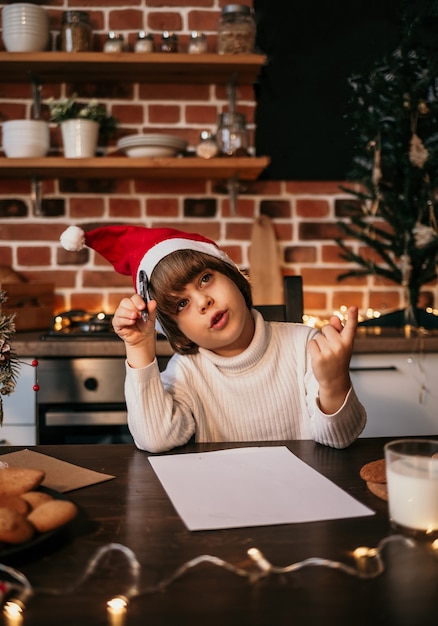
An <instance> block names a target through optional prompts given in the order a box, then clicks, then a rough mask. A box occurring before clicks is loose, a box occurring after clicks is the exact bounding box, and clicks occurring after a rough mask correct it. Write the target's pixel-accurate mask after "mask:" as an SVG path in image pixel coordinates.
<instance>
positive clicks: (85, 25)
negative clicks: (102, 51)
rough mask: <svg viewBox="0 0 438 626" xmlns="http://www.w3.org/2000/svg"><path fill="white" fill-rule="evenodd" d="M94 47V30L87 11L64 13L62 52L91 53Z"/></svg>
mask: <svg viewBox="0 0 438 626" xmlns="http://www.w3.org/2000/svg"><path fill="white" fill-rule="evenodd" d="M92 47H93V29H92V26H91V22H90V17H89V15H88V13H87V12H86V11H64V13H63V14H62V16H61V50H62V51H63V52H89V51H90V50H92Z"/></svg>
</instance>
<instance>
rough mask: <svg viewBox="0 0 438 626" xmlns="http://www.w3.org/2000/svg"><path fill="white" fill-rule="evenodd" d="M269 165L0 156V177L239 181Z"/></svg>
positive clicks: (253, 160) (249, 160)
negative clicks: (232, 179) (231, 179)
mask: <svg viewBox="0 0 438 626" xmlns="http://www.w3.org/2000/svg"><path fill="white" fill-rule="evenodd" d="M268 164H269V158H268V157H236V158H234V157H223V158H216V159H208V160H206V159H200V158H197V157H186V158H184V157H176V158H141V159H138V158H130V157H123V156H121V157H119V156H116V157H111V156H108V157H98V158H94V159H64V158H62V157H43V158H39V159H11V158H6V157H0V178H1V179H11V178H14V179H23V178H32V177H37V178H44V179H63V178H64V179H65V178H70V179H71V178H74V179H81V178H82V179H84V178H87V179H107V178H118V179H121V178H131V179H132V178H138V179H147V178H155V179H157V178H158V179H180V178H202V179H205V180H208V179H210V180H211V179H216V180H218V179H230V178H234V177H237V178H238V179H239V180H256V179H257V178H258V176H259V175H260V173H261V172H262V171H263V170H264V169H265V168H266V167H267V166H268Z"/></svg>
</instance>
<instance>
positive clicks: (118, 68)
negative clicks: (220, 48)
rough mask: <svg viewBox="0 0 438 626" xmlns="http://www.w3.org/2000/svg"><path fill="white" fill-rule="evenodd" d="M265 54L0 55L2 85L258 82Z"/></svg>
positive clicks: (56, 53)
mask: <svg viewBox="0 0 438 626" xmlns="http://www.w3.org/2000/svg"><path fill="white" fill-rule="evenodd" d="M265 63H266V57H265V56H264V55H261V54H235V55H230V54H227V55H221V54H211V53H209V54H199V55H194V54H187V53H177V54H168V53H163V52H154V53H149V54H147V53H146V54H141V53H137V52H120V53H118V52H116V53H111V54H110V53H105V52H31V53H28V52H0V68H1V81H2V82H3V83H7V82H11V83H12V82H13V83H23V82H29V81H32V80H33V81H36V82H39V83H66V82H68V83H84V82H88V81H97V82H101V83H102V82H107V83H108V82H109V83H111V82H115V81H118V82H120V81H122V82H130V83H132V82H134V83H200V84H210V83H219V84H226V83H228V82H229V81H230V80H231V79H233V80H236V81H237V82H238V83H239V84H252V83H254V82H255V81H256V80H257V76H258V74H259V71H260V69H261V67H262V66H263V65H264V64H265Z"/></svg>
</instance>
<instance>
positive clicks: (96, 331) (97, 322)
mask: <svg viewBox="0 0 438 626" xmlns="http://www.w3.org/2000/svg"><path fill="white" fill-rule="evenodd" d="M112 319H113V316H112V315H108V314H107V313H88V312H87V311H84V310H82V309H74V310H72V311H64V312H63V313H59V314H58V315H56V316H55V317H54V318H53V324H52V328H50V329H49V330H48V331H47V332H45V333H44V334H43V335H41V336H40V340H41V341H50V340H62V339H73V338H74V339H92V340H95V339H102V340H105V341H108V340H112V339H114V340H118V339H119V337H118V336H117V335H116V333H115V332H114V330H113V327H112Z"/></svg>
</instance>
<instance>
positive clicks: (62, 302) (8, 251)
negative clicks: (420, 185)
mask: <svg viewBox="0 0 438 626" xmlns="http://www.w3.org/2000/svg"><path fill="white" fill-rule="evenodd" d="M247 3H248V2H247ZM4 4H5V3H1V2H0V7H2V6H4ZM225 4H228V0H192V1H191V3H190V5H189V6H187V3H186V2H185V0H136V1H132V2H130V1H129V0H127V2H126V3H125V4H124V6H123V7H122V8H119V7H118V6H117V3H112V2H108V3H107V2H106V0H100V1H99V0H94V1H90V2H86V3H85V2H83V0H77V1H76V2H74V1H73V0H72V2H70V3H67V2H66V0H59V1H55V0H54V2H53V3H45V4H44V5H43V6H44V7H45V8H46V9H47V10H48V11H49V13H50V20H51V35H52V42H51V47H52V49H56V46H57V41H58V34H59V29H60V17H61V14H62V12H63V11H65V10H67V9H75V8H76V9H82V10H86V11H88V12H89V14H90V16H91V19H92V22H93V26H94V34H95V35H94V37H95V39H94V41H95V46H94V47H95V49H96V50H101V49H102V47H103V43H104V41H105V39H106V36H107V33H108V31H109V30H116V31H120V32H122V33H123V34H124V36H125V40H126V41H127V42H128V45H129V47H130V49H132V46H133V43H134V41H135V39H136V36H137V32H138V31H139V30H142V29H145V30H147V31H150V32H152V33H154V34H155V36H156V40H157V41H158V40H159V38H160V36H161V32H162V31H163V30H172V31H175V32H177V34H178V35H179V40H180V44H181V47H182V49H185V46H186V43H187V41H188V36H189V33H190V32H191V31H192V30H200V31H203V32H205V33H206V35H207V40H208V46H209V51H214V50H215V45H216V37H215V32H216V25H217V21H218V18H219V14H220V9H221V6H223V5H225ZM72 90H76V91H78V93H79V94H80V96H83V97H86V96H95V97H98V98H99V100H100V101H102V102H104V103H105V104H106V105H107V108H108V110H109V111H110V112H112V113H113V114H114V115H115V116H116V117H117V118H118V119H119V121H120V131H121V132H123V131H124V130H125V131H127V130H132V129H136V130H138V131H141V132H145V131H153V129H156V128H160V129H166V130H167V131H169V132H172V133H175V134H180V135H182V136H184V137H185V138H186V139H188V140H189V142H190V145H191V146H192V147H193V146H195V145H196V143H197V141H198V138H199V134H200V131H201V130H203V129H210V130H212V131H214V129H215V126H216V121H217V115H218V113H219V112H221V111H223V110H226V107H227V93H226V88H225V87H223V86H222V87H220V86H218V87H216V86H215V85H177V86H176V85H160V86H157V85H147V84H112V85H111V84H110V85H100V84H98V85H90V84H86V85H69V84H61V85H58V84H44V85H43V88H42V97H43V99H46V98H48V97H50V96H55V97H59V96H60V95H65V94H68V93H70V92H71V91H72ZM253 95H254V94H253V89H252V87H248V86H239V87H238V110H240V111H242V112H244V113H245V115H246V118H247V121H248V123H249V127H250V129H253V118H254V102H253ZM31 106H32V90H31V85H30V84H0V124H1V123H2V122H3V121H5V120H8V119H17V118H23V117H30V116H31ZM43 116H47V110H45V109H44V107H43ZM114 143H115V140H113V141H112V142H110V144H109V146H107V147H102V149H103V150H106V151H107V152H111V150H114ZM60 145H61V144H60V134H59V129H58V128H56V127H55V126H53V127H52V128H51V154H52V155H53V154H58V153H59V152H60ZM340 184H341V183H340V182H332V181H330V182H326V181H321V182H305V181H269V182H267V181H259V182H254V183H245V184H244V185H242V188H241V191H240V194H239V199H238V205H237V212H236V214H235V215H232V214H231V212H230V203H229V199H228V192H227V189H226V186H225V185H224V184H222V183H218V182H211V181H192V180H182V181H171V182H168V181H167V182H166V183H165V184H163V183H162V182H160V181H153V180H135V181H133V180H116V181H107V180H106V181H105V180H102V181H89V180H80V181H79V180H78V181H72V180H69V181H62V182H61V181H57V180H47V181H44V182H43V211H44V216H42V217H40V216H36V215H34V214H33V213H32V205H31V200H30V183H29V181H27V180H19V181H16V180H2V179H0V264H1V265H8V266H12V267H13V269H14V270H16V271H17V272H19V273H20V274H22V275H23V276H24V277H25V278H27V279H29V280H32V281H37V280H43V281H54V282H55V284H56V294H57V297H56V308H57V310H62V309H68V308H81V307H82V308H86V309H88V310H94V311H97V310H100V309H105V310H106V311H112V310H113V309H114V308H115V306H116V305H117V303H118V302H119V300H120V298H121V297H122V296H124V295H125V294H127V293H130V292H131V280H130V279H129V278H126V277H123V276H120V275H118V274H116V273H115V272H114V270H113V268H112V266H110V265H109V264H108V263H107V262H106V261H104V260H103V259H102V258H101V257H100V256H98V255H95V254H94V253H93V252H92V251H88V250H87V251H84V252H82V253H80V254H77V255H76V254H72V253H67V252H65V251H63V250H62V249H61V248H60V246H59V243H58V242H59V235H60V234H61V232H62V231H63V230H64V229H65V227H66V226H68V225H70V224H78V225H90V224H93V225H102V224H106V223H115V222H116V223H128V222H129V223H134V224H143V225H146V226H161V225H169V224H171V225H172V226H177V227H180V228H181V229H182V230H188V231H198V232H201V233H202V234H204V235H206V236H208V237H211V238H213V239H215V240H216V241H217V242H218V243H219V244H220V245H221V246H222V247H223V248H224V249H225V250H226V251H227V252H228V253H229V254H230V256H231V257H232V258H233V259H234V260H235V261H236V262H237V263H238V264H239V265H240V266H241V267H242V268H248V267H249V262H248V249H249V245H250V241H251V232H252V224H253V221H254V218H256V217H257V216H259V215H260V214H264V215H268V216H269V217H270V218H271V219H272V220H273V223H274V227H275V232H276V236H277V239H278V242H279V247H280V250H281V258H282V263H283V272H284V273H285V274H302V276H303V279H304V285H305V296H304V306H305V311H306V313H309V314H316V315H320V316H323V315H326V314H327V313H330V312H331V311H333V310H334V309H337V308H339V307H340V306H341V305H349V304H357V305H358V306H359V308H360V310H361V311H363V312H364V311H365V310H366V309H367V308H368V307H372V308H374V309H379V310H384V309H385V308H389V309H391V308H397V307H399V306H401V305H402V290H401V289H399V288H398V287H397V286H396V285H393V284H385V282H383V281H382V280H381V279H374V278H372V277H366V278H355V279H349V280H346V281H343V282H341V283H339V282H338V281H337V276H338V275H339V274H340V273H342V272H343V271H345V269H346V267H347V266H346V264H345V262H343V261H342V259H340V258H339V254H338V252H339V250H338V247H337V246H336V244H335V243H334V241H333V239H334V237H335V236H336V234H337V227H336V222H337V220H338V219H340V218H341V219H342V218H343V217H345V200H346V195H345V194H344V193H343V192H341V190H340V187H339V185H340ZM352 245H353V246H355V247H356V249H358V248H359V244H358V242H356V241H354V242H352ZM249 270H250V268H249Z"/></svg>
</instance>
